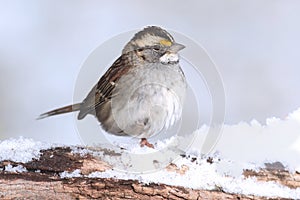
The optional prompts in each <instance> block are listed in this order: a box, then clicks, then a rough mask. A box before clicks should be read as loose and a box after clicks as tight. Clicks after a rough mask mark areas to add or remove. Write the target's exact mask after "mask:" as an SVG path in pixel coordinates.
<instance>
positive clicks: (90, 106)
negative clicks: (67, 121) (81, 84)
mask: <svg viewBox="0 0 300 200" xmlns="http://www.w3.org/2000/svg"><path fill="white" fill-rule="evenodd" d="M131 63H132V62H129V57H128V55H127V54H123V55H121V56H120V57H119V58H118V59H117V60H116V61H115V62H114V63H113V65H112V66H111V67H110V68H109V69H108V70H107V71H106V72H105V74H104V75H103V76H102V77H101V78H100V80H99V81H98V83H97V84H96V85H95V86H94V87H93V89H92V90H91V91H90V92H89V94H88V95H87V97H86V98H85V99H84V100H83V102H82V104H81V107H80V112H79V114H78V119H83V118H84V117H85V116H86V115H87V114H93V115H95V114H96V113H95V111H96V108H97V107H99V106H101V105H102V104H103V103H105V102H107V101H109V100H110V99H111V97H112V92H113V89H114V88H115V85H116V82H117V81H118V80H119V79H120V77H121V76H122V75H123V74H124V73H126V72H127V71H128V70H129V69H130V68H131V67H133V65H132V64H131Z"/></svg>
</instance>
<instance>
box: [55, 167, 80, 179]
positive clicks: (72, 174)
mask: <svg viewBox="0 0 300 200" xmlns="http://www.w3.org/2000/svg"><path fill="white" fill-rule="evenodd" d="M80 173H81V171H80V169H75V170H74V171H73V172H66V171H65V172H62V173H60V174H59V175H60V177H61V178H74V177H81V174H80Z"/></svg>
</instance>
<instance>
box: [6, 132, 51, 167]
mask: <svg viewBox="0 0 300 200" xmlns="http://www.w3.org/2000/svg"><path fill="white" fill-rule="evenodd" d="M51 146H53V145H50V144H48V143H42V142H36V141H34V140H32V139H28V138H23V137H20V138H18V139H8V140H4V141H0V161H3V160H10V161H14V162H22V163H26V162H29V161H31V160H32V159H33V158H39V156H40V150H42V149H48V148H50V147H51Z"/></svg>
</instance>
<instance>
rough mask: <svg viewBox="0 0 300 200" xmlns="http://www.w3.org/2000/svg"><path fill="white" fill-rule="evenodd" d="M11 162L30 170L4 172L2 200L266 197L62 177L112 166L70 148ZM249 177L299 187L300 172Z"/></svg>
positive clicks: (0, 180) (0, 184)
mask: <svg viewBox="0 0 300 200" xmlns="http://www.w3.org/2000/svg"><path fill="white" fill-rule="evenodd" d="M8 165H12V166H17V165H22V166H24V167H25V168H26V169H27V171H26V172H8V171H5V170H2V171H1V172H0V199H66V200H67V199H266V198H262V197H255V196H245V195H237V194H228V193H225V192H224V191H222V189H221V188H220V189H219V190H214V191H206V190H193V189H189V188H183V187H175V186H169V185H165V184H148V185H145V184H142V183H139V182H138V181H136V180H119V179H107V178H85V177H77V178H61V176H60V173H61V172H64V171H68V172H72V171H74V170H76V169H80V170H81V174H82V175H87V174H90V173H91V172H95V171H105V170H108V169H111V166H110V165H109V164H107V163H105V162H103V161H101V160H99V159H98V158H95V157H93V156H91V155H89V154H87V155H83V156H82V155H79V154H74V153H72V151H71V149H70V148H54V149H49V150H44V151H42V155H41V157H40V158H39V159H38V160H32V161H31V162H28V163H16V162H12V161H2V162H1V163H0V167H1V168H3V169H4V168H5V167H6V166H8ZM167 170H171V171H172V170H174V171H176V172H177V173H184V171H185V170H188V168H185V167H183V168H181V169H178V168H177V167H176V165H170V166H168V169H167ZM244 175H245V176H256V177H257V178H258V179H259V180H261V181H269V180H272V181H276V182H279V183H281V184H283V185H286V186H289V187H291V188H295V187H299V181H300V175H299V174H289V173H288V172H287V171H285V170H283V169H280V170H279V169H269V168H266V169H264V170H262V171H261V172H254V171H245V172H244Z"/></svg>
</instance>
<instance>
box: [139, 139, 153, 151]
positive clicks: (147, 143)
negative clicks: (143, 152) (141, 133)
mask: <svg viewBox="0 0 300 200" xmlns="http://www.w3.org/2000/svg"><path fill="white" fill-rule="evenodd" d="M140 145H141V147H144V146H147V147H149V148H152V149H154V145H153V144H151V143H149V142H148V140H147V139H146V138H142V139H141V142H140Z"/></svg>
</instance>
